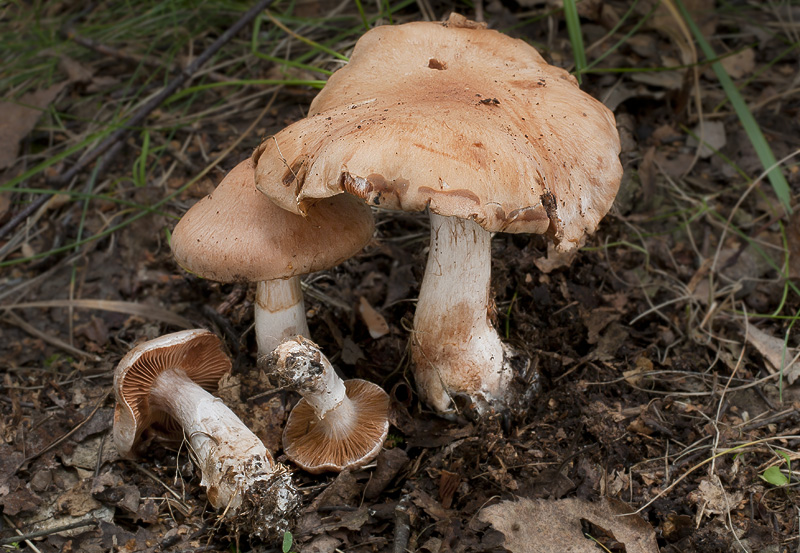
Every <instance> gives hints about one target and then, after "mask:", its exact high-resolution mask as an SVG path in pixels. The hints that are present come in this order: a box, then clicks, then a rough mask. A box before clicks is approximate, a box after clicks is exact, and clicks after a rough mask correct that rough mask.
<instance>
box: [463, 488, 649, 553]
mask: <svg viewBox="0 0 800 553" xmlns="http://www.w3.org/2000/svg"><path fill="white" fill-rule="evenodd" d="M630 513H631V509H630V508H629V507H628V506H627V505H626V504H625V503H623V502H621V501H618V500H615V499H605V498H604V499H603V500H602V501H599V502H597V503H590V502H588V501H584V500H582V499H562V500H560V501H546V500H536V501H533V500H530V499H521V500H519V501H503V502H502V503H499V504H497V505H492V506H491V507H487V508H485V509H483V510H482V511H481V512H480V514H479V515H478V518H480V519H481V520H482V521H484V522H488V523H490V524H491V525H492V526H493V527H494V528H495V529H496V530H498V531H500V532H502V533H503V535H504V536H505V538H506V539H505V543H504V544H503V547H505V548H506V549H508V550H509V551H511V552H512V553H556V552H558V553H567V552H569V553H597V551H599V550H600V549H599V548H598V546H597V545H596V542H595V541H594V540H593V539H590V538H589V537H587V536H585V535H584V528H594V529H600V528H601V529H602V530H603V533H604V534H605V536H606V538H607V539H610V538H608V537H609V536H613V540H614V541H615V542H618V543H619V544H621V545H622V546H624V551H626V553H656V552H657V551H658V545H657V544H656V536H655V532H654V531H653V528H652V527H651V526H650V524H648V523H647V522H645V521H644V519H642V518H641V517H640V516H638V515H630ZM626 515H629V516H626ZM591 538H594V539H595V540H598V541H600V539H601V538H602V536H591ZM617 550H618V551H621V549H617Z"/></svg>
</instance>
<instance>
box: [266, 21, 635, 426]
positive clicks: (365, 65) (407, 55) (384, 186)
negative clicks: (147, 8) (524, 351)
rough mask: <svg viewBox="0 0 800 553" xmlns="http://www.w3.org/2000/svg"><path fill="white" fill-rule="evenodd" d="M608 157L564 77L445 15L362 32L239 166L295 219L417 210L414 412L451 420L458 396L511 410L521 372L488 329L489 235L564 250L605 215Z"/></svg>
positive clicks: (604, 124) (597, 119) (611, 160)
mask: <svg viewBox="0 0 800 553" xmlns="http://www.w3.org/2000/svg"><path fill="white" fill-rule="evenodd" d="M619 151H620V142H619V135H618V133H617V130H616V127H615V124H614V115H613V114H612V113H611V111H609V110H608V109H607V108H606V107H605V106H603V104H602V103H600V102H599V101H597V100H596V99H594V98H592V97H591V96H590V95H588V94H586V93H585V92H583V91H582V90H581V89H580V88H579V86H578V83H577V81H576V80H575V78H574V77H572V76H571V75H570V74H569V73H567V72H566V71H564V70H563V69H561V68H558V67H554V66H551V65H548V64H547V63H546V62H545V61H544V59H543V58H542V57H541V56H540V55H539V53H538V52H536V50H535V49H534V48H532V47H531V46H530V45H529V44H527V43H525V42H524V41H522V40H518V39H514V38H512V37H509V36H506V35H504V34H502V33H499V32H497V31H493V30H489V29H486V28H485V25H483V24H478V23H475V22H472V21H468V20H466V19H465V18H464V17H463V16H459V15H457V14H453V15H451V17H450V19H449V20H448V21H447V22H445V23H443V24H442V23H433V22H414V23H407V24H404V25H396V26H392V25H386V26H382V27H376V28H374V29H372V30H370V31H368V32H367V33H365V34H364V35H363V36H362V37H361V38H360V39H359V40H358V42H357V43H356V46H355V48H354V50H353V54H352V55H351V57H350V61H349V63H348V64H347V65H346V66H344V67H343V68H342V69H340V70H338V71H336V72H335V73H334V74H333V75H332V76H331V77H330V79H329V80H328V82H327V84H326V85H325V87H324V88H323V90H322V91H321V92H320V93H319V94H318V95H317V97H316V98H315V99H314V101H313V102H312V103H311V106H310V108H309V115H308V117H306V118H305V119H301V120H300V121H297V122H296V123H293V124H292V125H290V126H288V127H287V128H285V129H283V130H282V131H280V132H279V133H277V134H276V135H275V136H273V137H270V138H269V139H268V140H266V141H264V142H263V143H262V144H261V146H259V148H258V149H257V150H256V151H255V153H254V154H253V159H254V160H255V161H256V186H257V187H258V189H259V190H261V191H262V192H263V193H264V194H266V195H267V196H269V198H270V199H271V200H272V201H274V202H275V203H277V204H278V205H280V206H281V207H283V208H284V209H287V210H291V211H294V212H295V213H303V212H305V211H306V210H307V209H309V208H310V206H312V205H314V203H315V202H317V201H319V199H320V198H327V197H331V196H335V195H336V194H342V193H346V194H348V195H353V196H357V197H360V198H362V199H363V200H364V201H365V202H367V203H368V204H373V205H380V206H382V207H384V208H387V209H397V210H403V211H423V210H426V209H427V210H429V212H430V219H431V247H430V254H429V257H428V264H427V267H426V270H425V276H424V278H423V281H422V285H421V287H420V295H419V301H418V302H417V310H416V314H415V317H414V332H413V336H412V340H411V353H412V360H413V368H414V377H415V379H416V384H417V389H418V390H419V394H420V397H421V398H422V399H423V400H424V401H426V402H427V403H429V404H430V405H432V406H433V407H434V408H435V409H437V410H439V411H441V412H444V413H452V412H453V411H454V410H455V404H454V401H453V400H454V398H457V397H459V396H461V397H466V398H467V399H468V401H469V402H470V403H471V404H472V405H474V406H475V407H476V409H477V410H478V411H483V410H489V409H491V408H498V409H504V408H508V407H509V406H514V404H515V403H520V404H522V403H523V402H521V401H520V399H519V398H520V397H524V394H523V395H515V393H513V392H512V389H513V386H512V384H513V383H514V381H515V378H514V377H515V376H521V375H520V374H519V373H516V374H515V371H516V369H517V368H518V367H525V365H526V363H525V360H524V359H522V358H521V356H520V355H518V354H517V353H516V352H514V351H513V350H512V349H511V348H510V347H508V346H507V345H505V344H504V343H503V342H502V340H501V338H500V336H499V335H498V333H497V331H496V329H495V328H494V325H493V324H492V317H493V314H494V313H493V311H494V307H493V301H492V297H491V292H490V280H491V236H492V235H491V233H493V232H512V233H537V234H547V235H548V236H550V237H551V238H552V239H553V240H554V241H555V242H556V244H557V248H559V249H560V250H561V251H567V250H571V249H574V248H576V247H578V245H579V244H580V243H581V240H582V238H583V237H584V235H585V234H587V233H591V232H594V230H595V229H596V228H597V225H598V223H599V222H600V219H602V217H603V216H604V215H605V214H606V212H607V211H608V210H609V208H610V207H611V204H612V202H613V200H614V196H615V195H616V192H617V188H618V186H619V182H620V179H621V176H622V167H621V165H620V162H619ZM287 165H288V166H289V167H293V168H296V169H295V170H293V171H292V172H289V171H288V170H287V169H286V167H287Z"/></svg>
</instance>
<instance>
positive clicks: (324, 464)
mask: <svg viewBox="0 0 800 553" xmlns="http://www.w3.org/2000/svg"><path fill="white" fill-rule="evenodd" d="M344 385H345V389H346V393H347V397H348V398H350V401H352V403H353V408H354V409H353V410H354V412H355V415H356V419H355V420H354V421H352V422H351V423H350V424H349V425H348V429H347V430H346V431H343V430H342V429H337V428H332V427H331V425H330V424H328V423H327V422H326V419H324V418H323V419H318V418H317V416H316V414H315V413H314V409H313V408H312V407H311V405H309V404H308V402H307V401H306V400H305V399H301V400H300V401H299V402H298V403H297V405H295V407H294V409H292V413H291V414H290V415H289V420H288V421H287V422H286V428H284V430H283V450H284V452H285V453H286V455H287V456H288V457H289V458H290V459H291V460H292V461H294V463H296V464H297V465H298V466H300V467H302V468H303V469H304V470H306V471H308V472H310V473H312V474H319V473H321V472H325V471H337V472H339V471H342V470H344V469H346V468H357V467H361V466H363V465H365V464H367V463H369V462H370V461H371V460H372V459H374V458H375V457H376V456H377V455H378V453H380V450H381V447H382V446H383V442H384V440H386V436H387V434H388V433H389V415H388V413H389V396H388V395H387V394H386V392H384V391H383V389H382V388H381V387H380V386H378V385H377V384H373V383H372V382H368V381H366V380H360V379H357V378H356V379H352V380H346V381H345V383H344Z"/></svg>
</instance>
